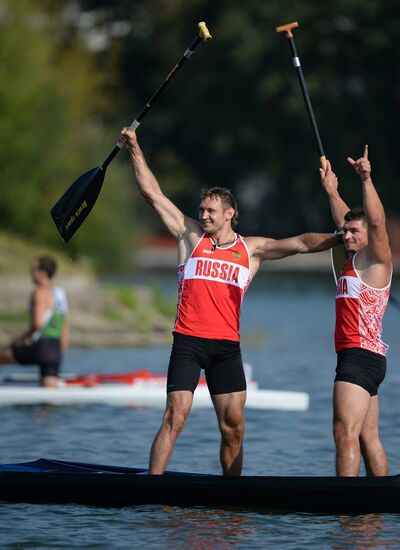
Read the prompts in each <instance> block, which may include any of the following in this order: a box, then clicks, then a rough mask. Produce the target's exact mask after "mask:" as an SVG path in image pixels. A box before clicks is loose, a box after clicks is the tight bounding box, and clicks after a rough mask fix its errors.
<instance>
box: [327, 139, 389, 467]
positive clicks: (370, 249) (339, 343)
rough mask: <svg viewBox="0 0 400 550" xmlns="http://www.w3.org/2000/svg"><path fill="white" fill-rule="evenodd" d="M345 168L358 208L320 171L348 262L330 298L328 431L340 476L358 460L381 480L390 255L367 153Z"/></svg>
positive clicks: (384, 464)
mask: <svg viewBox="0 0 400 550" xmlns="http://www.w3.org/2000/svg"><path fill="white" fill-rule="evenodd" d="M347 160H348V162H349V163H350V164H351V166H353V168H354V170H355V172H356V174H357V175H358V176H359V177H360V179H361V185H362V191H363V208H352V209H349V207H348V206H347V204H346V203H345V202H344V201H343V199H342V198H341V197H340V195H339V192H338V180H337V177H336V175H335V174H334V173H333V172H332V169H331V165H330V163H329V162H328V163H327V168H326V170H325V171H324V170H322V169H320V173H321V181H322V185H323V187H324V189H325V190H326V192H327V195H328V199H329V203H330V206H331V211H332V216H333V219H334V221H335V223H336V225H337V226H338V227H339V228H340V229H341V231H342V233H343V244H344V248H345V251H346V253H347V255H348V256H349V258H348V259H347V260H346V262H345V264H344V266H343V269H342V272H341V274H340V276H339V278H338V283H337V292H336V326H335V348H336V352H337V367H336V378H335V384H334V390H333V432H334V439H335V445H336V473H337V475H338V476H357V475H358V473H359V470H360V463H361V455H362V457H363V459H364V463H365V468H366V472H367V475H369V476H385V475H387V474H388V470H389V466H388V460H387V457H386V453H385V450H384V448H383V446H382V443H381V441H380V438H379V401H378V388H379V385H380V384H381V383H382V381H383V379H384V377H385V373H386V357H385V355H386V351H387V348H388V346H387V345H386V344H385V343H384V342H383V341H382V338H381V336H382V320H383V315H384V313H385V309H386V306H387V302H388V299H389V294H390V285H391V279H392V271H393V268H392V256H391V251H390V246H389V237H388V234H387V231H386V225H385V212H384V209H383V205H382V203H381V200H380V198H379V196H378V193H377V191H376V189H375V187H374V184H373V182H372V179H371V163H370V161H369V159H368V146H367V145H366V146H365V148H364V153H363V156H362V157H361V158H359V159H358V160H354V159H352V158H351V157H349V158H348V159H347Z"/></svg>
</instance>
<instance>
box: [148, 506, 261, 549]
mask: <svg viewBox="0 0 400 550" xmlns="http://www.w3.org/2000/svg"><path fill="white" fill-rule="evenodd" d="M146 526H147V527H149V528H152V529H157V530H159V529H163V528H164V529H165V530H167V533H166V537H165V545H166V547H167V548H176V547H177V546H179V547H182V548H190V549H191V550H207V549H213V550H215V549H216V548H234V547H236V546H238V545H239V544H243V541H244V540H246V539H248V537H249V536H251V535H254V534H255V532H256V531H257V526H256V524H254V523H253V522H250V521H249V517H248V516H247V515H245V514H232V513H230V512H229V511H225V510H209V509H202V508H177V507H170V506H166V507H163V514H157V515H156V516H154V517H151V518H148V519H147V522H146Z"/></svg>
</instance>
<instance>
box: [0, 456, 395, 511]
mask: <svg viewBox="0 0 400 550" xmlns="http://www.w3.org/2000/svg"><path fill="white" fill-rule="evenodd" d="M0 500H1V501H3V502H4V501H5V502H25V503H80V504H89V505H95V506H137V505H147V504H159V505H170V506H207V507H216V508H226V507H235V508H236V507H238V508H241V509H252V510H254V509H257V510H260V511H262V510H264V511H269V510H277V509H279V510H288V511H299V512H300V511H301V512H323V513H341V514H345V513H352V514H354V513H356V514H359V513H360V514H361V513H373V512H390V513H400V476H398V475H396V476H387V477H375V478H368V477H348V478H337V477H333V476H332V477H327V476H325V477H321V476H308V477H300V476H288V477H283V476H278V477H276V476H242V477H224V476H222V475H208V474H191V473H182V472H167V473H166V474H164V475H163V476H151V475H148V474H147V470H146V469H144V468H123V467H118V466H104V465H98V464H86V463H82V462H67V461H62V460H49V459H45V458H41V459H39V460H36V461H33V462H25V463H20V464H3V465H0Z"/></svg>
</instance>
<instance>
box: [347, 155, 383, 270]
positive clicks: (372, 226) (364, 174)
mask: <svg viewBox="0 0 400 550" xmlns="http://www.w3.org/2000/svg"><path fill="white" fill-rule="evenodd" d="M347 160H348V162H349V163H350V164H351V165H352V166H353V168H354V170H355V172H356V174H357V175H358V176H360V179H361V183H362V188H363V205H364V211H365V215H366V217H367V223H368V245H367V253H368V255H369V256H370V258H371V259H372V260H374V261H375V262H376V263H377V264H384V265H385V266H387V267H389V266H390V267H391V261H392V255H391V251H390V245H389V237H388V234H387V231H386V219H385V210H384V208H383V205H382V202H381V200H380V198H379V195H378V193H377V191H376V189H375V186H374V184H373V182H372V179H371V163H370V161H369V160H368V145H365V147H364V154H363V156H362V157H361V158H359V159H358V160H356V161H355V160H353V159H352V158H351V157H348V159H347Z"/></svg>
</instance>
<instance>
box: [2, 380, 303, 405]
mask: <svg viewBox="0 0 400 550" xmlns="http://www.w3.org/2000/svg"><path fill="white" fill-rule="evenodd" d="M165 402H166V392H165V385H154V386H152V385H149V384H133V385H127V384H101V385H99V386H95V387H93V388H90V387H89V388H85V387H74V386H66V387H61V388H40V387H23V386H0V406H14V405H46V404H48V405H64V406H65V405H80V404H88V403H103V404H106V405H114V406H138V407H142V406H150V407H165ZM308 406H309V396H308V394H307V393H303V392H292V391H277V390H262V389H258V388H255V389H252V388H249V390H248V392H247V401H246V407H247V408H251V409H261V410H262V409H268V410H286V411H304V410H307V409H308ZM193 407H195V408H202V407H206V408H207V407H212V401H211V399H210V395H209V392H208V388H207V387H198V388H197V389H196V391H195V394H194V399H193Z"/></svg>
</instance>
